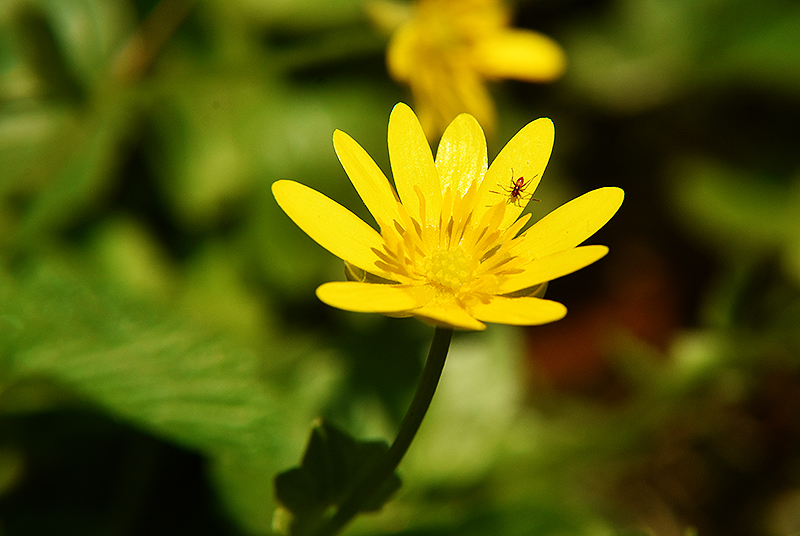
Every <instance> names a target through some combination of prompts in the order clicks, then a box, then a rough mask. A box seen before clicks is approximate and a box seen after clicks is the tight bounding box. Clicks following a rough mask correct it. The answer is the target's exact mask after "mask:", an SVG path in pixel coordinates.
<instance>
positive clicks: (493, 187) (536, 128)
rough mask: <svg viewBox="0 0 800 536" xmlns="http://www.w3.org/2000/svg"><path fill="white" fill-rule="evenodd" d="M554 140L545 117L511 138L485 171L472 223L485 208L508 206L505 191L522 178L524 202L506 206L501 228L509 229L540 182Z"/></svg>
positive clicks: (553, 129)
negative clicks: (496, 205) (502, 204)
mask: <svg viewBox="0 0 800 536" xmlns="http://www.w3.org/2000/svg"><path fill="white" fill-rule="evenodd" d="M554 140H555V128H554V127H553V122H552V121H550V119H547V118H545V117H543V118H541V119H537V120H536V121H532V122H530V123H528V124H527V125H525V126H524V127H522V129H521V130H520V131H519V132H517V134H516V135H515V136H514V137H513V138H511V141H509V142H508V143H507V144H506V146H505V147H504V148H503V150H502V151H500V154H498V155H497V158H495V159H494V162H492V164H491V166H489V170H488V171H487V172H486V178H485V179H484V181H483V184H482V185H481V189H480V191H479V194H478V201H477V203H476V213H477V214H476V216H477V218H475V221H480V216H482V215H483V212H486V210H488V209H487V208H486V207H489V206H492V205H494V204H497V203H507V202H508V196H509V193H507V192H506V191H505V190H508V189H510V188H512V187H513V185H514V182H515V181H516V180H517V179H519V178H520V177H522V178H523V179H524V181H523V184H524V192H523V193H524V196H525V201H524V202H522V203H519V206H517V205H516V204H509V205H508V206H507V210H506V213H505V216H504V217H503V221H502V223H501V225H500V227H501V228H506V227H508V226H509V225H511V224H512V223H513V222H514V221H515V220H516V219H517V218H518V217H519V215H520V213H521V212H522V209H523V208H525V204H526V203H527V200H528V199H529V197H530V196H532V195H533V192H534V191H535V190H536V187H537V186H538V185H539V181H540V180H542V175H543V174H544V169H545V167H547V162H548V161H549V160H550V153H551V152H552V151H553V141H554Z"/></svg>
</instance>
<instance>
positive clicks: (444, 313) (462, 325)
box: [412, 303, 486, 331]
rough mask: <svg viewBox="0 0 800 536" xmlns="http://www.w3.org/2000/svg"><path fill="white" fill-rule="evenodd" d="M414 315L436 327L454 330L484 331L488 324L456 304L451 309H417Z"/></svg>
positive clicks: (428, 307)
mask: <svg viewBox="0 0 800 536" xmlns="http://www.w3.org/2000/svg"><path fill="white" fill-rule="evenodd" d="M412 313H413V315H414V316H415V317H417V318H419V319H420V320H423V321H425V322H427V323H429V324H433V325H434V326H445V327H450V328H454V329H467V330H472V331H483V330H484V329H486V324H484V323H483V322H479V321H478V320H476V319H475V318H473V317H472V316H470V315H469V313H467V312H466V311H465V310H464V309H462V308H461V307H458V306H457V305H456V304H455V303H453V305H452V306H451V307H445V306H441V305H426V306H424V307H420V308H419V309H415V310H414V311H413V312H412Z"/></svg>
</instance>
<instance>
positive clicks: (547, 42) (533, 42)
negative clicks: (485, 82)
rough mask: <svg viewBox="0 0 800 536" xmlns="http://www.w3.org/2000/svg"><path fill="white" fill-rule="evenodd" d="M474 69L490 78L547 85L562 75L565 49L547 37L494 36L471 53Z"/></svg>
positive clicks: (526, 34) (524, 34)
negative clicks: (512, 79)
mask: <svg viewBox="0 0 800 536" xmlns="http://www.w3.org/2000/svg"><path fill="white" fill-rule="evenodd" d="M472 60H473V62H474V65H475V68H476V69H477V70H478V71H480V72H481V73H483V75H484V76H486V77H489V78H514V79H517V80H524V81H527V82H548V81H550V80H554V79H556V78H558V77H559V76H561V75H562V74H563V73H564V69H566V66H567V59H566V55H565V54H564V50H563V49H562V48H561V47H560V46H559V45H558V43H556V42H555V41H553V40H552V39H550V38H549V37H547V36H546V35H542V34H540V33H536V32H530V31H524V30H508V31H504V32H498V33H493V34H491V35H490V36H489V37H487V38H485V39H481V40H479V41H477V42H476V43H475V45H474V48H473V50H472Z"/></svg>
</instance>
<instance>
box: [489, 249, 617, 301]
mask: <svg viewBox="0 0 800 536" xmlns="http://www.w3.org/2000/svg"><path fill="white" fill-rule="evenodd" d="M606 253H608V248H607V247H606V246H583V247H579V248H573V249H568V250H566V251H560V252H558V253H553V254H552V255H548V256H547V257H544V258H541V259H536V260H534V261H531V262H529V263H528V264H527V265H525V266H524V267H523V270H524V271H523V272H522V273H521V274H518V275H513V276H510V277H509V278H508V280H506V281H504V282H503V283H501V284H500V286H499V287H498V289H496V291H495V292H496V293H497V294H508V293H509V292H516V291H518V290H521V289H524V288H528V287H532V286H534V285H538V284H539V283H544V282H545V281H552V280H553V279H557V278H559V277H562V276H565V275H567V274H571V273H572V272H577V271H578V270H580V269H581V268H584V267H586V266H589V265H590V264H592V263H593V262H595V261H597V260H599V259H601V258H602V257H603V256H605V254H606Z"/></svg>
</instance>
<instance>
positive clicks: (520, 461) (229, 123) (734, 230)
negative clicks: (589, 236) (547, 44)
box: [0, 0, 800, 536]
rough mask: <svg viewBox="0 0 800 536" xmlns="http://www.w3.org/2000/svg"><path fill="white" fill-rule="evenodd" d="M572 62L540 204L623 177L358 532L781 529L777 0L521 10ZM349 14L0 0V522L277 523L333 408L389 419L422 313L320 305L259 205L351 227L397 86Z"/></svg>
mask: <svg viewBox="0 0 800 536" xmlns="http://www.w3.org/2000/svg"><path fill="white" fill-rule="evenodd" d="M515 7H516V14H517V15H516V22H517V24H518V25H519V26H523V27H527V28H532V29H536V30H539V31H543V32H545V33H547V34H548V35H551V36H553V37H554V38H555V39H556V40H558V41H559V42H560V43H561V44H562V45H563V46H564V47H565V49H566V51H567V54H568V58H569V61H570V70H569V71H568V73H567V75H566V76H565V78H564V79H563V80H561V81H559V82H556V83H554V84H552V85H549V86H529V85H525V84H521V83H506V84H503V85H498V86H496V87H495V88H493V92H494V95H495V96H496V98H497V103H498V109H499V124H500V132H499V134H498V136H497V138H496V139H492V140H489V151H490V154H494V153H496V151H497V150H498V149H499V148H500V147H501V146H502V145H503V143H505V141H506V140H507V139H508V138H509V137H510V136H511V135H512V134H513V133H514V132H515V131H516V130H517V129H518V128H520V127H521V126H522V125H524V124H526V123H527V122H529V121H530V120H532V119H534V118H536V117H539V116H543V115H547V116H550V117H552V118H553V120H554V122H555V124H556V129H557V132H558V135H557V140H556V145H555V150H554V155H553V159H552V162H551V164H550V167H549V169H548V172H547V174H546V176H545V179H544V180H543V182H542V186H541V187H540V190H539V191H538V192H537V194H536V197H537V198H540V199H541V200H542V202H541V203H536V204H535V205H536V206H535V207H533V208H532V210H533V211H534V216H541V215H543V214H544V213H545V212H546V211H548V210H550V209H552V208H554V207H555V206H557V205H559V204H561V203H563V202H564V201H566V200H567V199H569V198H570V197H572V196H573V195H575V194H579V193H582V192H583V191H585V190H588V189H591V188H595V187H599V186H604V185H617V186H621V187H623V188H625V190H626V192H627V200H626V204H625V205H624V206H623V209H622V211H621V213H620V214H619V215H618V216H617V217H616V218H615V219H614V220H613V221H612V222H611V223H610V224H609V225H608V226H607V228H606V229H604V230H603V231H601V233H600V234H598V236H597V237H596V240H595V239H593V241H595V242H597V243H606V244H609V245H610V246H611V254H610V255H609V257H608V258H607V259H606V260H604V261H603V262H602V263H600V264H598V265H597V266H596V267H592V268H589V269H587V270H585V271H583V272H581V273H579V274H576V275H574V276H571V277H568V278H566V279H564V280H563V281H555V282H553V283H552V284H551V285H550V289H549V290H548V295H549V296H551V297H553V298H555V299H558V300H559V301H564V302H565V303H566V304H567V305H568V306H569V307H570V309H571V312H570V315H568V317H567V318H566V319H565V320H563V321H561V322H559V323H557V324H554V325H552V326H544V327H537V328H531V329H529V330H517V329H510V328H505V327H497V326H492V327H490V329H489V330H488V331H487V332H486V333H482V334H462V335H461V336H460V337H457V338H456V341H455V343H454V346H453V349H452V353H451V357H450V359H449V362H448V365H447V367H446V369H445V372H444V378H443V383H442V385H441V386H440V391H439V393H438V394H437V397H436V399H435V400H434V407H433V409H432V412H431V414H430V415H429V416H428V419H427V420H426V422H425V423H424V424H423V427H422V430H421V432H420V435H419V437H418V438H417V440H416V441H415V444H414V445H413V446H412V449H411V452H410V453H409V456H408V458H407V459H406V460H405V461H404V463H403V464H402V465H401V467H400V473H401V476H402V477H403V480H404V487H403V489H402V490H401V491H400V492H399V493H398V497H397V499H396V500H394V501H393V502H390V503H389V504H388V505H387V506H386V507H385V508H384V509H383V511H382V512H381V513H380V514H379V515H377V516H366V517H364V518H363V519H359V520H358V521H357V522H356V523H355V524H354V525H353V526H352V527H351V528H350V529H349V530H350V533H352V534H358V533H365V534H366V533H370V534H388V533H392V534H407V535H423V534H426V535H427V534H431V535H440V534H441V535H444V534H459V535H473V534H474V535H478V534H509V535H511V534H514V535H517V534H532V535H533V534H535V535H552V536H556V535H565V534H570V535H578V534H580V535H587V536H591V535H612V534H657V535H659V536H661V535H664V536H672V535H681V534H689V533H693V532H692V531H696V534H700V535H703V536H705V535H712V536H713V535H725V536H731V535H738V534H741V535H763V536H790V535H792V534H798V533H800V516H798V512H800V330H798V329H797V327H798V325H800V159H799V158H798V147H800V129H798V126H797V125H798V124H800V31H798V28H799V27H800V7H798V5H797V4H796V3H795V2H791V1H785V0H768V1H766V2H745V1H743V0H594V1H592V0H569V1H565V2H553V1H547V0H536V1H534V0H531V1H528V2H519V3H518V4H517V5H516V6H515ZM366 13H367V11H366V10H365V4H364V3H363V2H361V1H360V0H327V1H321V0H313V1H312V0H292V1H290V2H288V1H284V2H281V1H275V0H235V1H223V0H205V1H202V2H191V1H189V0H161V1H156V0H5V1H3V2H2V3H0V374H1V375H0V492H2V497H0V534H5V533H8V534H15V535H19V534H22V535H26V534H30V535H33V534H64V535H69V534H81V535H91V534H98V535H100V534H173V533H192V534H198V535H199V534H231V535H233V534H267V533H269V532H270V531H271V528H270V527H271V522H272V514H273V511H274V508H275V502H274V498H273V491H272V478H273V477H274V475H275V474H277V473H278V472H280V471H283V470H285V469H287V468H289V467H291V466H293V465H296V463H297V460H298V459H299V458H300V456H301V455H302V452H303V445H304V442H305V440H306V438H307V434H308V428H309V426H310V424H311V423H312V421H313V419H315V418H316V417H318V416H324V417H325V418H327V419H329V420H330V421H331V422H335V423H336V424H337V425H339V426H342V427H343V428H346V429H347V430H348V431H350V432H351V433H353V434H354V435H357V436H359V437H365V438H383V439H389V438H391V437H392V435H393V433H394V431H395V429H396V426H397V423H398V420H399V418H400V417H401V416H402V414H403V412H404V411H405V407H406V404H407V402H408V400H409V397H410V392H411V390H412V389H413V386H414V383H415V381H416V377H417V374H418V373H419V370H420V366H421V359H422V356H423V355H424V353H425V350H426V344H427V341H428V339H429V338H430V336H431V332H432V330H430V329H429V328H427V327H425V326H424V325H422V324H419V323H417V322H414V321H412V320H397V319H385V318H380V317H374V316H361V315H356V314H349V313H344V312H341V311H333V310H330V309H328V308H326V307H325V306H323V305H321V304H319V303H318V302H317V301H316V299H315V297H314V293H313V289H314V287H315V285H317V284H319V283H321V282H323V281H327V280H332V279H341V278H343V276H342V272H343V267H342V266H341V263H340V262H339V261H338V260H336V259H334V258H333V257H332V256H331V255H329V254H327V253H326V252H325V251H323V250H322V249H321V248H319V247H318V246H316V245H315V244H314V243H313V242H312V241H311V240H310V239H308V238H307V237H305V235H303V233H302V232H301V231H300V230H299V229H297V228H296V227H295V226H294V225H293V224H292V223H291V222H290V221H289V219H288V218H286V217H285V216H284V215H283V214H282V213H281V212H280V210H279V209H278V207H277V205H276V204H275V202H274V200H273V198H272V196H271V193H270V189H269V187H270V184H271V183H272V182H273V181H274V180H276V179H278V178H291V179H295V180H298V181H300V182H303V183H305V184H308V185H310V186H312V187H314V188H317V189H320V190H322V191H324V192H325V193H326V194H327V195H329V196H331V197H332V198H334V199H336V200H338V201H340V202H341V203H342V204H344V205H346V206H348V207H350V208H351V209H353V210H354V211H355V212H356V213H358V214H359V215H360V216H362V217H364V218H365V219H367V221H370V220H369V215H368V214H367V213H366V210H365V209H364V208H363V206H362V205H361V203H360V201H359V200H358V198H357V196H356V194H355V192H354V191H353V189H352V188H351V187H350V185H349V183H348V181H347V179H346V177H345V174H344V172H343V171H342V170H341V168H340V166H339V164H338V162H337V160H336V156H335V154H334V153H333V151H332V144H331V134H332V131H333V129H334V128H340V129H342V130H344V131H346V132H348V133H349V134H350V135H352V136H353V137H354V138H355V139H356V140H358V141H359V142H360V143H361V144H363V146H364V147H365V148H366V149H367V150H368V151H369V152H370V154H372V155H373V157H374V158H375V159H376V161H377V162H378V163H379V164H380V165H381V166H382V167H383V168H384V169H385V170H387V171H388V167H387V165H386V164H387V158H386V143H385V137H386V120H387V118H388V115H389V111H390V109H391V106H392V105H393V104H394V103H395V102H397V101H399V100H402V99H406V98H408V97H407V95H406V93H405V92H404V89H403V88H400V87H396V86H394V85H393V84H392V83H391V81H390V80H389V79H388V77H387V75H386V72H385V67H384V60H383V53H384V46H385V43H386V40H387V36H386V35H384V34H382V33H380V31H378V30H377V29H375V28H374V27H373V25H372V24H371V22H370V20H369V18H368V17H367V14H366Z"/></svg>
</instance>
